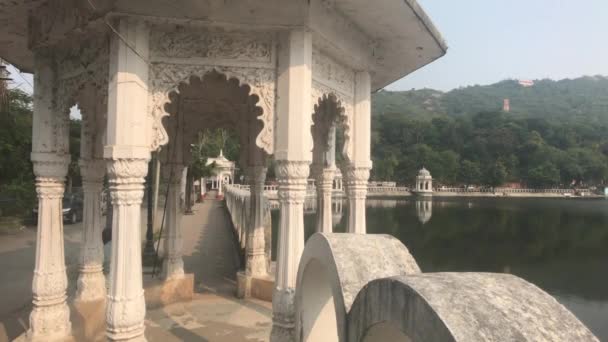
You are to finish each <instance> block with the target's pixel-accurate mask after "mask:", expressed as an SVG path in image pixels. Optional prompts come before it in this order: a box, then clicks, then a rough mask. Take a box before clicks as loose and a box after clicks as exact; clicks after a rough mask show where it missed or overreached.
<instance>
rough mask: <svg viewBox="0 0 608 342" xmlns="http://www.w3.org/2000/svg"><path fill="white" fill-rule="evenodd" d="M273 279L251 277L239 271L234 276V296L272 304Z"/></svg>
mask: <svg viewBox="0 0 608 342" xmlns="http://www.w3.org/2000/svg"><path fill="white" fill-rule="evenodd" d="M273 290H274V278H272V277H270V276H268V275H266V276H251V275H247V274H246V273H245V272H243V271H240V272H238V273H237V274H236V296H237V297H238V298H255V299H259V300H263V301H267V302H272V292H273Z"/></svg>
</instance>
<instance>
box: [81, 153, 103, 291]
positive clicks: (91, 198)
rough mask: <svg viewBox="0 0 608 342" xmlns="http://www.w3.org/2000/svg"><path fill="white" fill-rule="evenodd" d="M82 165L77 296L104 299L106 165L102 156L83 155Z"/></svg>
mask: <svg viewBox="0 0 608 342" xmlns="http://www.w3.org/2000/svg"><path fill="white" fill-rule="evenodd" d="M79 165H80V174H81V175H82V188H83V192H84V206H83V219H82V225H83V227H82V228H83V229H82V247H81V250H80V273H79V275H78V292H77V293H76V299H77V300H79V301H97V300H103V299H105V296H106V281H105V277H104V275H103V241H102V239H101V231H102V230H103V223H102V215H101V196H102V191H103V177H104V176H105V171H106V168H105V161H104V160H103V159H81V160H80V161H79Z"/></svg>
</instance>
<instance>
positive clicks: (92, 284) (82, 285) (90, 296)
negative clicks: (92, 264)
mask: <svg viewBox="0 0 608 342" xmlns="http://www.w3.org/2000/svg"><path fill="white" fill-rule="evenodd" d="M105 299H106V277H105V276H104V275H103V272H102V271H95V272H86V271H81V273H80V274H79V276H78V290H77V292H76V298H75V301H77V302H95V301H99V300H101V301H103V300H105Z"/></svg>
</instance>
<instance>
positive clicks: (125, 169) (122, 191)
mask: <svg viewBox="0 0 608 342" xmlns="http://www.w3.org/2000/svg"><path fill="white" fill-rule="evenodd" d="M147 172H148V159H116V160H110V161H109V162H108V176H109V180H110V196H111V199H112V206H113V213H114V214H113V220H112V263H111V266H110V282H111V283H110V289H109V291H110V292H109V293H108V298H107V308H106V333H107V336H108V338H109V339H110V340H114V341H122V340H129V341H137V340H140V341H143V340H145V338H144V336H143V334H144V317H145V314H146V303H145V300H144V290H143V287H142V266H141V243H142V239H141V203H142V199H143V196H144V183H145V180H144V177H145V176H146V174H147Z"/></svg>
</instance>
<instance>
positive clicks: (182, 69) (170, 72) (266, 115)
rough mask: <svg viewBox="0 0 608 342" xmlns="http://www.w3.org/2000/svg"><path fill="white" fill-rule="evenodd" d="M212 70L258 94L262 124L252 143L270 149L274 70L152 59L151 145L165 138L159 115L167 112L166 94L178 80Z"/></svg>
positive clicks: (271, 149) (176, 89) (270, 152)
mask: <svg viewBox="0 0 608 342" xmlns="http://www.w3.org/2000/svg"><path fill="white" fill-rule="evenodd" d="M212 71H216V72H218V73H220V74H223V75H225V76H226V78H227V79H236V80H238V82H239V86H242V85H247V86H249V88H250V89H251V90H250V95H256V96H258V98H259V101H258V103H257V106H259V107H260V108H262V110H263V113H262V115H261V116H259V117H258V119H259V120H261V121H262V123H263V128H262V131H261V132H260V134H259V135H258V136H257V138H256V145H257V146H258V147H260V148H261V149H263V150H264V151H265V152H266V153H268V154H272V153H274V108H275V106H274V102H275V83H274V82H275V73H274V70H269V69H261V68H246V67H228V66H212V65H180V64H165V63H154V64H152V66H151V68H150V86H151V87H150V93H151V97H152V98H151V100H150V101H151V106H152V108H151V113H152V117H153V131H154V137H153V141H152V149H153V150H156V149H158V148H159V147H160V146H162V145H165V144H167V143H168V142H169V136H168V134H167V132H166V130H165V128H164V127H163V124H162V119H163V117H165V116H168V115H169V113H167V111H166V110H165V104H167V103H169V102H171V100H170V99H169V94H170V93H171V92H174V91H175V92H178V93H179V91H178V86H179V85H180V84H181V83H188V80H189V79H190V77H191V76H197V77H199V78H201V79H202V78H203V77H204V76H205V75H206V74H208V73H210V72H212Z"/></svg>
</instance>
